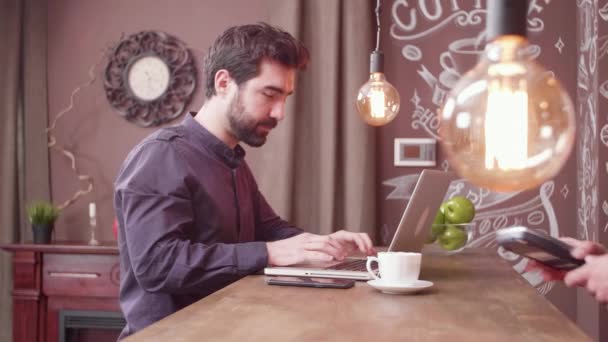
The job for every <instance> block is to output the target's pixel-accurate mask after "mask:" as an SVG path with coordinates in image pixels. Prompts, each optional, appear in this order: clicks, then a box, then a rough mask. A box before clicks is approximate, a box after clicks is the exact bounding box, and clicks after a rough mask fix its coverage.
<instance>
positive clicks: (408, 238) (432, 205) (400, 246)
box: [264, 170, 455, 280]
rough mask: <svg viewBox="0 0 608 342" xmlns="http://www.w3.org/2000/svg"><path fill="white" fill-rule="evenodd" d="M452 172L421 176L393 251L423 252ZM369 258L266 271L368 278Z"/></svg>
mask: <svg viewBox="0 0 608 342" xmlns="http://www.w3.org/2000/svg"><path fill="white" fill-rule="evenodd" d="M454 178H455V176H454V174H453V173H451V172H444V171H437V170H423V171H422V173H421V174H420V176H419V177H418V182H416V186H415V187H414V192H413V193H412V196H411V197H410V200H409V202H408V203H407V206H406V207H405V211H404V212H403V215H402V216H401V221H400V222H399V226H398V227H397V231H396V232H395V235H394V236H393V240H392V241H391V244H390V246H389V248H388V250H389V251H392V252H420V251H421V250H422V247H423V246H424V243H425V241H426V240H427V238H428V236H429V232H430V227H431V224H432V222H433V220H434V219H435V214H436V213H437V210H438V209H439V206H440V205H441V201H442V200H443V198H444V196H445V194H446V192H447V191H448V187H449V186H450V182H451V181H452V180H454ZM365 262H366V258H346V259H345V260H344V261H339V262H333V263H319V264H305V265H304V264H299V265H293V266H287V267H266V268H265V269H264V274H266V275H271V276H300V277H319V278H342V279H355V280H369V279H372V276H371V275H370V274H369V273H368V272H367V270H366V269H365Z"/></svg>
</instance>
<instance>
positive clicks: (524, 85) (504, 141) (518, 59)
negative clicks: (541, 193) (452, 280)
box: [439, 0, 575, 192]
mask: <svg viewBox="0 0 608 342" xmlns="http://www.w3.org/2000/svg"><path fill="white" fill-rule="evenodd" d="M510 1H513V3H518V2H519V1H520V0H494V1H488V6H490V4H492V3H494V4H498V3H501V2H502V3H503V5H504V4H505V3H508V2H510ZM523 1H524V3H525V0H523ZM524 9H525V7H524ZM491 10H492V8H491V7H489V8H488V15H490V11H491ZM499 17H500V16H499ZM523 18H524V21H523V22H524V23H523V30H524V35H525V11H524V12H523ZM489 20H490V19H489ZM503 20H504V19H503ZM495 24H496V23H494V25H495ZM488 25H489V26H490V25H491V24H488ZM498 27H499V29H505V26H504V25H503V26H500V25H499V26H498ZM509 27H510V28H512V25H511V26H509ZM519 29H521V27H519ZM516 31H517V30H516ZM488 32H490V33H491V32H492V30H491V29H490V27H488ZM516 33H518V32H516ZM527 48H528V41H527V40H526V39H525V37H524V36H523V35H520V34H507V35H498V37H496V38H495V39H493V40H492V41H491V42H490V43H489V44H487V45H486V48H485V51H484V54H483V56H482V57H481V59H480V61H479V63H478V64H477V65H476V66H475V67H474V68H473V69H472V70H471V71H469V72H468V73H466V74H465V75H464V76H463V77H462V78H461V79H460V80H459V81H458V82H457V83H456V85H455V86H454V88H453V89H452V91H451V92H450V94H449V95H448V96H447V98H446V101H445V104H444V106H443V108H442V109H441V112H440V127H439V135H440V137H441V144H442V147H443V148H444V150H445V152H446V154H447V156H448V159H449V160H450V164H451V165H452V166H453V168H454V169H455V171H456V172H457V173H458V174H459V175H460V176H462V177H463V178H465V179H467V180H468V181H470V182H471V183H473V184H475V185H477V186H480V187H483V188H487V189H490V190H494V191H505V192H508V191H519V190H524V189H529V188H532V187H535V186H538V185H540V184H542V183H543V182H544V181H546V180H548V179H550V178H552V177H553V176H555V175H556V174H557V173H558V172H559V170H560V169H561V167H562V166H563V165H564V163H565V162H566V161H567V159H568V156H569V154H570V152H571V150H572V147H573V145H574V132H575V123H574V108H573V105H572V101H571V100H570V97H569V96H568V94H567V93H566V91H565V90H564V89H563V88H562V86H561V85H560V83H559V81H558V80H557V79H556V78H555V77H554V75H553V73H551V72H548V71H546V70H545V69H543V68H542V67H541V66H540V65H539V64H537V63H536V62H535V61H534V59H533V56H531V54H530V53H529V52H528V51H530V50H529V49H527Z"/></svg>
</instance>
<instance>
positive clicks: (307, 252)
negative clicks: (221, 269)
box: [266, 230, 376, 266]
mask: <svg viewBox="0 0 608 342" xmlns="http://www.w3.org/2000/svg"><path fill="white" fill-rule="evenodd" d="M266 246H267V248H268V264H269V265H274V266H288V265H294V264H299V263H309V262H320V261H331V260H343V259H344V258H345V257H346V256H348V255H350V254H352V253H353V252H355V251H357V250H358V251H360V252H362V253H364V254H366V255H372V254H375V252H376V251H375V250H374V247H373V244H372V241H371V239H370V238H369V236H368V235H367V234H366V233H353V232H347V231H344V230H341V231H338V232H335V233H332V234H329V235H316V234H310V233H303V234H300V235H297V236H294V237H291V238H289V239H285V240H279V241H273V242H268V243H267V244H266Z"/></svg>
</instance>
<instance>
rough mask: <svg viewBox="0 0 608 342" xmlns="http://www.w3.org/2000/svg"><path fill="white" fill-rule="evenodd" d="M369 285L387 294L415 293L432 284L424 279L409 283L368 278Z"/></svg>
mask: <svg viewBox="0 0 608 342" xmlns="http://www.w3.org/2000/svg"><path fill="white" fill-rule="evenodd" d="M367 283H368V284H369V285H370V286H371V287H373V288H375V289H376V290H379V291H381V292H383V293H388V294H407V293H415V292H418V291H421V290H424V289H426V288H429V287H431V286H433V283H432V282H430V281H426V280H416V281H415V282H413V283H409V284H391V283H387V282H384V281H382V280H377V279H374V280H369V281H368V282H367Z"/></svg>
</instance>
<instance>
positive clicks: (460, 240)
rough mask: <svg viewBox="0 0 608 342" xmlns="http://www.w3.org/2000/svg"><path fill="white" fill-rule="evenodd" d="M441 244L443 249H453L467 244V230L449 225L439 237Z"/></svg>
mask: <svg viewBox="0 0 608 342" xmlns="http://www.w3.org/2000/svg"><path fill="white" fill-rule="evenodd" d="M437 240H438V241H439V245H440V246H441V247H442V248H443V249H447V250H448V251H453V250H456V249H459V248H462V247H464V245H466V244H467V240H468V236H467V232H466V231H465V230H464V229H463V228H460V227H458V226H453V225H447V226H446V227H445V230H444V231H443V233H442V234H441V235H439V236H438V237H437Z"/></svg>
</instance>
